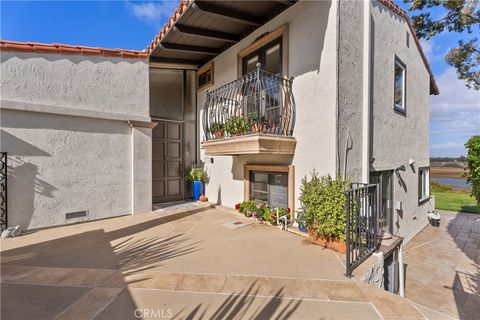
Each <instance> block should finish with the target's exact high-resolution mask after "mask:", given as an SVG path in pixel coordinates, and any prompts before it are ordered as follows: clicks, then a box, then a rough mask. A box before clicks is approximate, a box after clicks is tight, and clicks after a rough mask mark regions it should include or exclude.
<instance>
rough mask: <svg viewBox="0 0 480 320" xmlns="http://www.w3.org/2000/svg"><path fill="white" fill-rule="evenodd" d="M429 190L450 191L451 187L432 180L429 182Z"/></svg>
mask: <svg viewBox="0 0 480 320" xmlns="http://www.w3.org/2000/svg"><path fill="white" fill-rule="evenodd" d="M430 190H431V191H432V192H447V191H452V187H450V186H449V185H446V184H441V183H439V182H435V181H432V182H430Z"/></svg>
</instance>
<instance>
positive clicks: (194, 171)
mask: <svg viewBox="0 0 480 320" xmlns="http://www.w3.org/2000/svg"><path fill="white" fill-rule="evenodd" d="M206 178H207V173H206V172H205V170H204V169H203V168H202V167H192V168H191V169H190V170H189V171H188V174H187V181H188V182H191V183H192V184H193V199H194V200H195V201H198V200H199V199H200V197H201V196H202V195H203V192H204V184H205V180H206Z"/></svg>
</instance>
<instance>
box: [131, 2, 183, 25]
mask: <svg viewBox="0 0 480 320" xmlns="http://www.w3.org/2000/svg"><path fill="white" fill-rule="evenodd" d="M178 3H179V1H178V0H164V1H155V2H151V1H150V2H138V3H136V2H130V1H127V2H126V5H127V8H128V9H129V10H130V12H131V13H132V14H133V15H134V16H135V17H136V18H138V19H140V20H142V21H144V22H146V23H149V24H152V25H154V26H155V27H158V28H160V27H161V26H163V24H164V23H165V22H166V21H167V19H168V18H169V17H170V16H171V15H172V14H173V13H174V11H175V9H176V8H177V7H178Z"/></svg>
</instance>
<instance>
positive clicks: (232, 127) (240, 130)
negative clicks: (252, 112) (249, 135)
mask: <svg viewBox="0 0 480 320" xmlns="http://www.w3.org/2000/svg"><path fill="white" fill-rule="evenodd" d="M247 130H248V122H247V120H246V119H245V118H244V117H243V116H233V117H231V118H230V119H228V120H227V121H226V122H225V132H226V133H228V134H229V135H231V136H238V135H242V134H245V133H246V132H247Z"/></svg>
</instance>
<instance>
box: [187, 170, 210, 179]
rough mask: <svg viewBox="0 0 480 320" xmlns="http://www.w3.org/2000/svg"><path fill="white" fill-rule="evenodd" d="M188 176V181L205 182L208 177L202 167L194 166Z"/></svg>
mask: <svg viewBox="0 0 480 320" xmlns="http://www.w3.org/2000/svg"><path fill="white" fill-rule="evenodd" d="M186 178H187V181H188V182H193V181H203V182H205V180H206V179H207V173H206V172H205V170H204V169H203V168H202V167H192V168H190V170H189V171H188V174H187V177H186Z"/></svg>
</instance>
